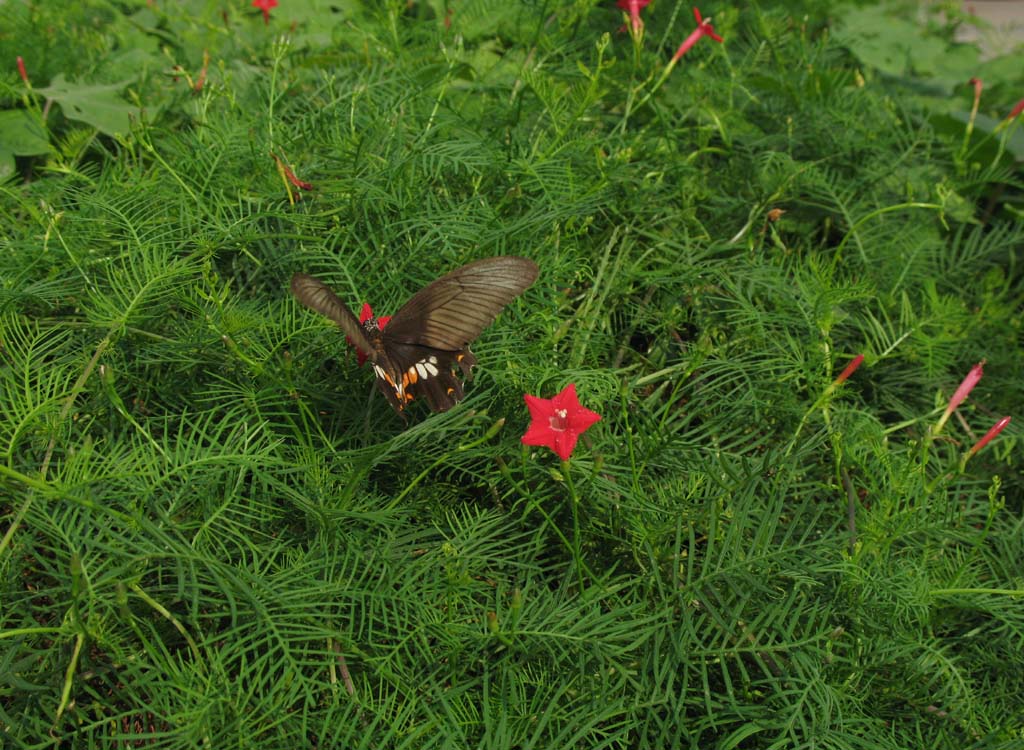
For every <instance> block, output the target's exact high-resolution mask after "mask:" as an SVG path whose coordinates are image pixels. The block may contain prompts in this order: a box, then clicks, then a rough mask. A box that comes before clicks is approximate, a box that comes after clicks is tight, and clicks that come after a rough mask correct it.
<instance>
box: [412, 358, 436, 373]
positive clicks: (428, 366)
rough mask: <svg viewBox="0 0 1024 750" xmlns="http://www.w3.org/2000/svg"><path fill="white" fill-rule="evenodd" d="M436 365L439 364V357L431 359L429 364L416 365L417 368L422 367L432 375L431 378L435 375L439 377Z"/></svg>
mask: <svg viewBox="0 0 1024 750" xmlns="http://www.w3.org/2000/svg"><path fill="white" fill-rule="evenodd" d="M436 363H437V357H431V358H430V361H429V362H427V363H426V364H425V365H416V366H417V367H422V368H423V369H424V370H426V371H427V372H428V373H430V376H431V377H433V376H434V375H437V365H436ZM424 377H426V376H424Z"/></svg>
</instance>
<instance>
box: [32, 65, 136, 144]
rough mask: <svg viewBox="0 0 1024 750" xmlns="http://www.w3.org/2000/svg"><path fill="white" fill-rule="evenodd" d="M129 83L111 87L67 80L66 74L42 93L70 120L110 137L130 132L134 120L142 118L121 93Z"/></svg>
mask: <svg viewBox="0 0 1024 750" xmlns="http://www.w3.org/2000/svg"><path fill="white" fill-rule="evenodd" d="M126 85H128V81H122V82H121V83H111V84H88V83H75V82H73V81H66V80H64V75H63V74H58V75H56V76H54V78H53V81H52V82H51V83H50V85H49V86H48V87H47V88H45V89H37V91H38V93H40V94H42V95H43V96H46V97H49V98H51V99H53V100H54V101H55V102H57V103H58V104H60V106H61V108H62V109H63V111H64V116H65V117H67V118H68V119H69V120H80V121H82V122H85V123H88V124H89V125H92V126H93V127H94V128H96V129H97V130H99V131H100V132H101V133H105V134H106V135H117V134H119V133H127V132H128V130H129V129H130V127H131V117H133V116H134V117H138V114H139V109H138V107H135V106H133V105H131V104H129V103H128V102H126V101H125V100H124V99H123V98H121V95H120V93H119V92H120V91H121V90H122V89H123V88H124V87H125V86H126Z"/></svg>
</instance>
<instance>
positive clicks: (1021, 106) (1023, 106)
mask: <svg viewBox="0 0 1024 750" xmlns="http://www.w3.org/2000/svg"><path fill="white" fill-rule="evenodd" d="M18 59H19V60H20V59H21V58H20V57H19V58H18ZM1021 112H1024V99H1021V100H1020V101H1019V102H1017V103H1016V104H1015V105H1014V107H1013V109H1011V110H1010V114H1008V115H1007V116H1006V119H1007V120H1012V119H1013V118H1014V117H1016V116H1017V115H1019V114H1020V113H1021Z"/></svg>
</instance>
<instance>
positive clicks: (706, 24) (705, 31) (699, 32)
mask: <svg viewBox="0 0 1024 750" xmlns="http://www.w3.org/2000/svg"><path fill="white" fill-rule="evenodd" d="M693 17H694V18H695V19H697V28H696V29H694V30H693V32H692V33H691V34H690V36H688V37H686V39H684V40H683V43H682V44H680V45H679V49H677V50H676V53H675V54H674V55H672V62H670V63H669V65H675V64H676V63H677V62H679V58H680V57H682V56H683V55H685V54H686V53H687V52H689V51H690V48H691V47H692V46H693V45H695V44H696V43H697V42H699V41H700V38H701V37H703V36H706V37H710V38H711V39H714V40H715V41H716V42H719V43H720V42H721V41H722V37H720V36H718V34H716V33H715V27H714V26H712V25H711V19H710V18H709V19H708V20H707V21H705V20H704V19H703V18H701V17H700V11H699V10H697V9H696V8H694V9H693Z"/></svg>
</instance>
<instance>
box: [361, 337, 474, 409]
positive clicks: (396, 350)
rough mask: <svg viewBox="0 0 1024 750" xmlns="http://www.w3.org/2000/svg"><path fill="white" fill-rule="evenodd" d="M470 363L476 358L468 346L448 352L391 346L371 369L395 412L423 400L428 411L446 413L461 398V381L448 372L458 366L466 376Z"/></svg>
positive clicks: (429, 348)
mask: <svg viewBox="0 0 1024 750" xmlns="http://www.w3.org/2000/svg"><path fill="white" fill-rule="evenodd" d="M474 364H476V357H475V356H474V355H473V352H471V351H469V347H468V346H467V347H465V348H464V349H462V350H461V351H457V352H448V351H443V350H441V349H434V348H432V347H429V346H415V345H413V344H395V343H392V344H391V345H389V346H388V347H387V349H386V350H385V352H384V353H383V354H382V355H381V360H380V361H378V362H377V363H375V364H374V366H373V369H374V372H376V373H377V387H378V388H380V390H381V393H383V394H384V396H385V398H387V400H388V403H390V404H391V406H392V407H394V409H395V410H396V411H398V412H401V411H402V410H403V409H404V408H405V405H406V404H407V403H409V402H410V401H413V400H414V399H416V398H425V399H426V401H427V404H428V405H429V406H430V409H431V411H447V410H448V409H450V408H452V407H453V406H454V405H455V404H456V403H458V402H459V401H461V400H462V397H463V396H464V395H465V394H464V392H463V389H462V381H461V380H460V379H459V378H458V376H457V375H456V374H455V373H454V372H452V370H453V369H454V368H455V367H456V366H458V367H459V368H460V369H461V371H462V375H463V377H466V376H468V375H469V373H470V369H471V368H472V367H473V365H474Z"/></svg>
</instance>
